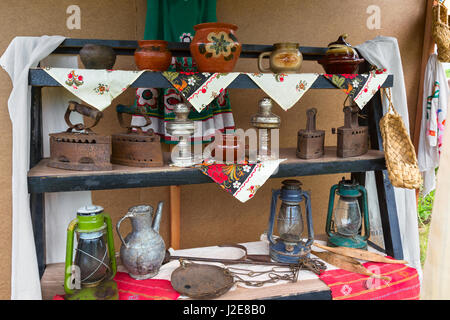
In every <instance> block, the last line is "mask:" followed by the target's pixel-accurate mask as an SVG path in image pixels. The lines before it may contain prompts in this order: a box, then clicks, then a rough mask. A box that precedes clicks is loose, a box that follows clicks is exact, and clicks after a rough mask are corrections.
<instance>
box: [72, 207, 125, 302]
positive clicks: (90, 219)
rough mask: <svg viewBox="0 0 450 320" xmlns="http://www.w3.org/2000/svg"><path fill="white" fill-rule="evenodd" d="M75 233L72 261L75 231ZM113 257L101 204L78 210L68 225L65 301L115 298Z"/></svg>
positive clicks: (114, 263) (116, 291) (110, 224)
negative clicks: (75, 242)
mask: <svg viewBox="0 0 450 320" xmlns="http://www.w3.org/2000/svg"><path fill="white" fill-rule="evenodd" d="M75 233H76V235H77V247H76V249H75V251H76V253H75V260H72V258H73V243H74V234H75ZM115 274H116V258H115V250H114V239H113V233H112V223H111V218H110V217H109V215H107V214H105V213H103V208H102V207H100V206H93V205H90V206H84V207H82V208H80V209H78V212H77V218H76V219H74V220H72V221H71V222H70V224H69V226H68V227H67V244H66V266H65V276H64V290H65V292H66V296H65V298H66V299H67V300H117V299H118V290H117V284H116V282H115V281H114V280H112V279H113V278H114V276H115Z"/></svg>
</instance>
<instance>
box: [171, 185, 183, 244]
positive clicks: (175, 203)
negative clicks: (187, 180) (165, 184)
mask: <svg viewBox="0 0 450 320" xmlns="http://www.w3.org/2000/svg"><path fill="white" fill-rule="evenodd" d="M180 191H181V187H180V186H170V246H171V247H172V248H173V249H174V250H178V249H180V220H181V206H180V203H181V199H180V198H181V192H180Z"/></svg>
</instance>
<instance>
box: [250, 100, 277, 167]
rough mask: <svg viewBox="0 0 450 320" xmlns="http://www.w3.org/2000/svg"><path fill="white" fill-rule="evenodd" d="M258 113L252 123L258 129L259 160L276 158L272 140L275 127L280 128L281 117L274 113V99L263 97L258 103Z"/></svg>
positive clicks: (251, 120) (253, 116)
mask: <svg viewBox="0 0 450 320" xmlns="http://www.w3.org/2000/svg"><path fill="white" fill-rule="evenodd" d="M258 107H259V109H258V113H256V114H254V115H252V117H251V118H250V124H251V125H252V126H253V127H254V128H257V129H258V136H259V137H258V139H259V143H258V145H259V148H258V156H257V160H267V159H274V158H276V156H277V155H275V154H272V153H271V149H270V148H271V141H270V136H271V135H272V130H273V129H278V128H280V124H281V120H280V117H279V116H277V115H276V114H274V113H272V100H271V99H270V98H267V97H266V98H263V99H261V100H260V101H259V103H258Z"/></svg>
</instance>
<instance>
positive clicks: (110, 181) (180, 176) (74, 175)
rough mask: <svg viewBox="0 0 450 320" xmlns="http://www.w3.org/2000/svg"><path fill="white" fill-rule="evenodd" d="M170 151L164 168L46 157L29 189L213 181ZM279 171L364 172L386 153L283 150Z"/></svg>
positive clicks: (296, 173)
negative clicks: (59, 163)
mask: <svg viewBox="0 0 450 320" xmlns="http://www.w3.org/2000/svg"><path fill="white" fill-rule="evenodd" d="M169 156H170V153H165V158H166V164H165V165H164V166H163V167H154V168H136V167H126V166H120V165H113V170H111V171H71V170H62V169H55V168H50V167H48V166H47V163H48V159H43V160H42V161H41V162H40V163H39V164H38V165H36V166H35V167H34V168H32V169H31V170H30V171H29V173H28V188H29V191H30V192H35V193H42V192H58V191H82V190H104V189H118V188H140V187H155V186H170V185H186V184H201V183H212V182H213V181H212V180H211V179H210V178H209V177H207V176H206V175H204V174H203V173H202V172H200V170H198V169H197V168H179V167H171V166H169V165H168V164H167V162H168V157H169ZM280 159H287V160H286V161H284V162H282V163H281V164H280V167H279V170H278V172H277V173H276V174H275V175H273V176H272V178H281V177H300V176H310V175H318V174H334V173H344V172H363V171H372V170H383V169H385V168H386V166H385V160H384V153H383V152H381V151H378V150H369V152H367V153H366V154H364V155H362V156H358V157H352V158H339V157H337V156H336V147H326V148H325V155H324V157H323V158H319V159H311V160H303V159H299V158H297V157H296V155H295V148H288V149H281V150H280Z"/></svg>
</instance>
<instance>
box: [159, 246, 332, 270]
mask: <svg viewBox="0 0 450 320" xmlns="http://www.w3.org/2000/svg"><path fill="white" fill-rule="evenodd" d="M218 247H221V248H223V247H231V248H237V249H241V250H242V251H244V254H243V255H242V257H240V258H239V259H220V258H202V257H189V256H173V255H171V254H170V252H169V250H166V256H165V257H164V261H163V264H165V263H168V262H170V261H171V260H181V261H183V260H190V261H203V262H216V263H222V264H225V265H229V264H253V265H265V266H279V267H280V266H281V267H299V266H300V267H304V268H306V269H308V270H310V271H312V272H314V273H316V274H320V272H321V271H322V270H325V268H326V267H325V264H320V263H318V262H320V261H318V260H315V259H311V258H304V259H302V260H300V261H299V263H298V264H295V263H286V262H276V261H272V259H271V258H270V256H269V255H263V254H248V253H247V248H246V247H245V246H243V245H240V244H224V245H219V246H218Z"/></svg>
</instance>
